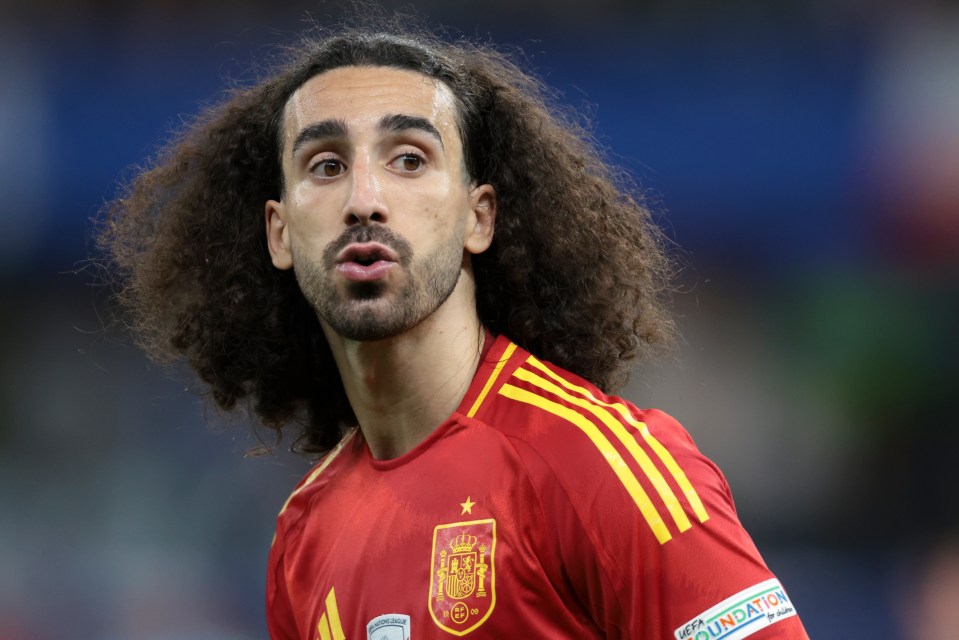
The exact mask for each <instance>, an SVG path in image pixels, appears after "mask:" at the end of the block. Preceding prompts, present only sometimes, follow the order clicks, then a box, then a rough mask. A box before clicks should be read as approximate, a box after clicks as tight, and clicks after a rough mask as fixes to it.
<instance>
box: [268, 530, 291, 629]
mask: <svg viewBox="0 0 959 640" xmlns="http://www.w3.org/2000/svg"><path fill="white" fill-rule="evenodd" d="M285 544H286V539H285V532H284V531H283V529H282V528H281V523H280V522H278V523H277V532H276V537H275V538H274V539H273V546H272V547H271V548H270V555H269V561H268V565H267V570H266V624H267V629H268V630H269V633H270V639H271V640H296V639H297V638H298V637H299V636H298V634H297V631H296V624H295V620H294V616H293V607H292V606H291V604H290V596H289V592H288V591H287V583H286V571H285V570H284V550H285Z"/></svg>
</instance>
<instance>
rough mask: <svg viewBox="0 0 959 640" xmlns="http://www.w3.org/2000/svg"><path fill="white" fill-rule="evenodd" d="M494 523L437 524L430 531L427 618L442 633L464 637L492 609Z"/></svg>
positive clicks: (478, 521)
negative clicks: (431, 535) (431, 543)
mask: <svg viewBox="0 0 959 640" xmlns="http://www.w3.org/2000/svg"><path fill="white" fill-rule="evenodd" d="M495 551H496V520H493V519H492V518H490V519H489V520H472V521H470V522H454V523H453V524H441V525H438V526H437V527H436V528H435V529H433V559H432V563H431V567H430V575H431V578H430V615H431V616H433V621H434V622H435V623H436V624H437V625H438V626H439V627H440V628H441V629H443V630H444V631H447V632H449V633H452V634H453V635H457V636H465V635H466V634H467V633H469V632H470V631H473V630H474V629H476V628H477V627H479V626H480V625H481V624H483V623H484V622H486V619H487V618H489V616H490V614H491V613H493V607H494V606H496V573H495V571H494V566H493V557H494V555H495Z"/></svg>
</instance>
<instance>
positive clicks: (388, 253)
mask: <svg viewBox="0 0 959 640" xmlns="http://www.w3.org/2000/svg"><path fill="white" fill-rule="evenodd" d="M370 259H372V260H373V261H374V262H378V261H385V262H397V261H398V260H399V256H398V255H396V252H395V251H393V250H392V249H390V248H389V247H387V246H386V245H384V244H380V243H379V242H354V243H353V244H350V245H347V246H346V247H345V248H344V249H343V250H342V251H340V253H339V254H338V255H337V256H336V264H337V265H340V264H343V263H346V262H357V261H359V260H370Z"/></svg>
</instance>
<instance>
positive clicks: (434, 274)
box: [293, 225, 463, 341]
mask: <svg viewBox="0 0 959 640" xmlns="http://www.w3.org/2000/svg"><path fill="white" fill-rule="evenodd" d="M457 238H458V236H457V234H456V233H455V232H454V233H453V234H452V235H451V237H450V238H449V239H448V240H447V241H446V242H444V243H442V244H441V245H440V246H439V247H438V248H436V249H435V250H434V251H432V252H430V253H429V254H426V255H424V256H422V257H419V258H418V257H415V256H414V255H413V248H412V246H411V245H410V243H409V242H408V241H407V240H406V239H405V238H403V237H402V236H400V235H398V234H396V233H394V232H393V231H391V230H390V229H389V228H388V227H384V226H379V225H374V226H368V227H350V228H348V229H347V230H346V231H344V232H343V233H342V234H341V235H340V236H339V237H338V238H337V239H336V240H334V241H333V242H331V243H330V244H329V245H327V247H326V248H325V249H324V250H323V255H322V256H321V259H320V261H316V260H313V259H311V258H310V256H307V255H301V254H300V253H298V252H296V251H294V252H293V270H294V273H295V275H296V281H297V284H299V286H300V290H301V291H302V292H303V295H304V297H305V298H306V300H307V302H309V303H310V305H311V306H312V307H313V309H314V311H316V314H317V317H319V319H320V320H321V321H322V322H324V323H325V324H327V325H328V326H329V327H330V329H332V330H333V331H334V332H335V333H336V334H337V335H340V336H343V337H344V338H349V339H350V340H358V341H374V340H383V339H385V338H391V337H393V336H397V335H400V334H402V333H405V332H406V331H409V330H410V329H412V328H413V327H415V326H416V325H418V324H419V323H420V322H422V321H423V320H424V319H426V318H427V317H429V316H430V315H432V314H433V312H435V311H436V310H437V309H438V308H439V307H440V305H442V304H443V303H444V302H446V300H447V299H448V298H449V297H450V295H452V293H453V290H454V289H455V288H456V284H457V283H458V282H459V277H460V271H461V268H462V263H463V246H462V244H461V243H460V242H459V241H458V239H457ZM354 242H357V243H360V242H378V243H380V244H382V245H385V246H387V247H389V248H391V249H392V250H393V251H395V252H396V254H397V255H398V256H399V257H398V259H397V264H396V266H395V267H393V269H394V270H395V269H397V268H399V269H401V270H402V271H403V272H404V273H405V275H406V278H405V282H404V283H403V284H402V286H401V287H400V288H399V289H395V285H394V287H393V288H392V290H391V287H390V286H389V285H388V284H387V283H386V282H385V281H378V282H351V281H347V282H346V283H344V284H342V285H340V286H338V285H337V283H336V282H335V281H334V277H335V275H334V274H335V272H336V271H335V269H336V256H337V255H338V254H339V253H340V252H341V251H342V250H343V249H344V248H346V247H347V246H348V245H350V244H352V243H354Z"/></svg>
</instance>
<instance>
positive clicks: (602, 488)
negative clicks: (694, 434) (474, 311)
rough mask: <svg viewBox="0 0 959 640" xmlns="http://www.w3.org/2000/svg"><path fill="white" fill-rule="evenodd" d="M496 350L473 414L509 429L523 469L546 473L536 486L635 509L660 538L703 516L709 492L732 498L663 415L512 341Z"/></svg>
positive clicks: (727, 501) (578, 501) (584, 503)
mask: <svg viewBox="0 0 959 640" xmlns="http://www.w3.org/2000/svg"><path fill="white" fill-rule="evenodd" d="M510 344H511V345H512V343H510ZM503 353H504V354H506V357H504V356H502V355H501V356H500V359H501V361H502V366H501V369H500V371H499V375H498V376H497V379H496V380H495V381H494V382H493V383H492V384H490V385H489V391H488V393H487V396H486V398H485V399H484V401H483V402H482V403H481V405H480V406H479V407H478V408H477V410H476V411H475V414H474V416H473V418H474V419H477V420H479V421H481V422H482V423H484V424H485V425H487V426H488V427H490V428H492V429H495V430H497V431H499V432H501V433H502V434H503V435H504V436H505V437H507V438H508V439H510V440H511V441H512V442H513V446H514V449H515V450H516V451H517V452H518V453H519V454H520V455H521V456H522V457H524V458H525V459H526V461H527V469H528V470H531V474H532V475H534V476H536V475H548V476H549V477H548V478H543V479H542V483H541V485H540V486H542V487H544V488H545V489H546V490H550V489H549V488H550V487H554V488H555V489H557V490H562V491H563V493H564V494H565V498H567V499H568V500H569V501H570V502H571V503H572V505H573V507H574V508H578V509H577V510H583V511H584V512H585V511H587V510H588V511H593V510H594V509H597V508H603V509H607V510H611V511H613V512H616V511H620V512H626V511H628V512H631V513H634V514H635V516H636V517H637V518H639V520H640V521H641V522H644V523H645V528H647V530H648V531H649V533H651V534H652V535H653V536H654V537H655V539H656V540H657V541H658V542H659V543H660V544H663V543H665V542H667V541H669V540H670V539H672V538H673V537H674V536H675V535H677V534H679V533H682V532H684V531H687V530H688V529H690V528H691V527H693V526H695V525H696V524H700V523H704V522H706V521H707V520H708V519H709V517H710V515H709V509H707V503H708V502H709V501H717V500H718V501H720V502H722V503H724V507H727V506H728V507H731V506H732V498H731V496H730V494H729V489H728V486H727V484H726V480H725V478H724V477H723V476H722V474H721V473H720V471H719V469H718V468H717V467H716V466H715V465H714V464H713V463H712V462H711V461H709V460H708V459H707V458H706V457H705V456H703V455H702V454H701V453H700V452H699V450H698V449H697V448H696V446H695V444H694V443H693V440H692V438H691V437H690V436H689V434H688V433H687V432H686V430H685V429H684V428H683V427H682V426H681V425H680V424H679V422H677V421H676V420H675V419H673V418H672V417H671V416H669V415H668V414H666V413H664V412H663V411H660V410H657V409H640V408H638V407H636V406H635V405H634V404H632V403H631V402H629V401H627V400H625V399H623V398H620V397H617V396H612V395H608V394H606V393H604V392H603V391H601V390H600V389H599V388H597V387H596V386H595V385H593V384H592V383H590V382H589V381H587V380H584V379H583V378H581V377H579V376H577V375H575V374H573V373H571V372H569V371H566V370H565V369H562V368H561V367H557V366H555V365H553V364H550V363H548V362H544V361H541V360H539V359H538V358H536V357H535V356H533V355H531V354H529V353H527V352H525V351H523V350H522V349H521V348H519V347H516V346H515V345H512V348H507V349H505V350H503ZM534 481H535V480H534ZM704 494H708V500H707V499H704V497H705V496H704Z"/></svg>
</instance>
